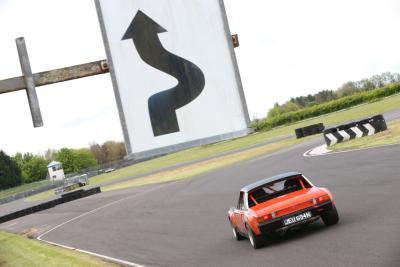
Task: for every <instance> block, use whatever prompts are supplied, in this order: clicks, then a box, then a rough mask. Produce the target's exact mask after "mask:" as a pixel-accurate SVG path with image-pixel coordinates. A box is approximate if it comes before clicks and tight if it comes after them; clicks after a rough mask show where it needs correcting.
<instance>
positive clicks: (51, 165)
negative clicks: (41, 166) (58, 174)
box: [47, 160, 62, 168]
mask: <svg viewBox="0 0 400 267" xmlns="http://www.w3.org/2000/svg"><path fill="white" fill-rule="evenodd" d="M60 164H62V163H61V162H58V161H54V160H53V161H52V162H50V163H49V165H47V168H50V167H53V166H56V165H60Z"/></svg>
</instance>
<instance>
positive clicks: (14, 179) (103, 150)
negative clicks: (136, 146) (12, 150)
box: [0, 141, 126, 190]
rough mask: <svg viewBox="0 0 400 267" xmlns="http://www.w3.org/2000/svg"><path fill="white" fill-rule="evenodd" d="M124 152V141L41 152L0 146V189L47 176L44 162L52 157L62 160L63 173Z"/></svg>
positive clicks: (113, 157)
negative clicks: (11, 153) (3, 148)
mask: <svg viewBox="0 0 400 267" xmlns="http://www.w3.org/2000/svg"><path fill="white" fill-rule="evenodd" d="M125 155H126V152H125V145H124V143H123V142H114V141H106V142H104V143H103V144H102V145H99V144H97V143H93V144H91V145H90V147H89V148H80V149H71V148H61V149H60V150H54V149H48V150H47V151H46V152H45V153H44V155H34V154H32V153H25V154H22V153H16V154H15V155H14V156H9V155H7V154H6V153H4V152H3V151H1V150H0V190H1V189H7V188H11V187H14V186H18V185H21V184H27V183H32V182H36V181H40V180H44V179H46V178H47V174H48V171H47V165H48V164H49V163H50V162H51V161H53V160H55V161H59V162H61V163H62V164H63V168H64V173H66V174H67V173H74V172H80V171H84V170H86V169H88V168H92V167H95V166H98V165H102V164H107V163H111V162H114V161H118V160H121V159H123V158H124V156H125Z"/></svg>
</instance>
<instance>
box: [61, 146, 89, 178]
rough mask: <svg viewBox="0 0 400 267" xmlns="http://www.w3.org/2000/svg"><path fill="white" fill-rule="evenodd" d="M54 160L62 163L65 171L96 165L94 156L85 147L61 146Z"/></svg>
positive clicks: (80, 169)
mask: <svg viewBox="0 0 400 267" xmlns="http://www.w3.org/2000/svg"><path fill="white" fill-rule="evenodd" d="M56 160H57V161H60V162H61V163H62V164H63V168H64V172H65V173H72V172H79V171H82V170H85V169H88V168H90V167H94V166H96V165H97V161H96V159H95V157H94V156H93V155H92V153H91V152H90V150H89V149H87V148H81V149H70V148H61V149H60V151H59V152H58V153H57V155H56Z"/></svg>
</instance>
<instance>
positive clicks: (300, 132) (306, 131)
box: [294, 123, 325, 139]
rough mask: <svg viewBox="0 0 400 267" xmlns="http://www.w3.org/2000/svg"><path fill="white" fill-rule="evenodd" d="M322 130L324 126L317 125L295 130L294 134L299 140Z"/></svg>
mask: <svg viewBox="0 0 400 267" xmlns="http://www.w3.org/2000/svg"><path fill="white" fill-rule="evenodd" d="M324 129H325V126H324V124H322V123H317V124H313V125H309V126H306V127H303V128H298V129H295V130H294V132H295V134H296V138H297V139H299V138H303V137H306V136H310V135H314V134H319V133H322V132H323V131H324Z"/></svg>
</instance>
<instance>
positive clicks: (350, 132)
mask: <svg viewBox="0 0 400 267" xmlns="http://www.w3.org/2000/svg"><path fill="white" fill-rule="evenodd" d="M386 130H387V125H386V121H385V118H384V117H383V116H382V115H376V116H373V117H371V118H368V119H363V120H360V121H356V122H351V123H347V124H343V125H339V126H336V127H334V128H329V129H326V130H325V131H324V139H325V142H326V145H327V146H331V145H334V144H336V143H341V142H344V141H348V140H351V139H355V138H360V137H364V136H368V135H373V134H376V133H379V132H382V131H386Z"/></svg>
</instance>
